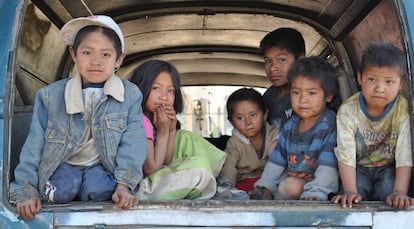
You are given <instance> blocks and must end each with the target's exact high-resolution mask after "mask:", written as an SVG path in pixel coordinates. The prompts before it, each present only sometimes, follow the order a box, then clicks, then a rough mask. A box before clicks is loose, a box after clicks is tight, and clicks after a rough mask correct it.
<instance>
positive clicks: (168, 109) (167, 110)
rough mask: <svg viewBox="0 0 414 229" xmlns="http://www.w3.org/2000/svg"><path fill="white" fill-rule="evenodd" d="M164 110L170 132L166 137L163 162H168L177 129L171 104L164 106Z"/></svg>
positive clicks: (172, 150) (171, 158)
mask: <svg viewBox="0 0 414 229" xmlns="http://www.w3.org/2000/svg"><path fill="white" fill-rule="evenodd" d="M163 108H164V112H165V114H167V117H168V119H170V121H171V124H170V134H169V139H168V146H167V154H166V155H165V160H164V161H165V164H169V163H170V162H171V161H172V160H173V158H174V148H175V132H176V131H177V114H176V113H175V110H174V107H173V106H164V107H163Z"/></svg>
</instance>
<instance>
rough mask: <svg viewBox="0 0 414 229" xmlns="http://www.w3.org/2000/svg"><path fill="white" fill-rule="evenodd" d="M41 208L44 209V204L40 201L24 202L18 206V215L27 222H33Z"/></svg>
mask: <svg viewBox="0 0 414 229" xmlns="http://www.w3.org/2000/svg"><path fill="white" fill-rule="evenodd" d="M40 208H42V202H41V201H40V200H39V199H28V200H23V201H21V202H18V203H17V204H16V209H17V214H19V215H20V216H21V217H22V218H23V219H25V220H32V219H33V218H34V217H35V215H36V213H38V212H39V211H40Z"/></svg>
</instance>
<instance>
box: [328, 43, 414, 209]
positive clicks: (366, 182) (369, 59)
mask: <svg viewBox="0 0 414 229" xmlns="http://www.w3.org/2000/svg"><path fill="white" fill-rule="evenodd" d="M406 66H407V63H406V59H405V55H404V53H403V52H402V51H401V50H399V49H398V48H396V47H394V46H393V45H392V44H388V43H372V44H370V45H368V46H367V47H366V49H365V50H364V51H363V54H362V60H361V64H360V66H359V70H358V83H359V84H360V85H361V92H358V93H356V94H355V95H353V96H352V97H350V98H349V99H348V100H347V101H345V102H344V103H343V104H342V105H341V107H340V108H339V111H338V119H337V125H338V147H336V148H335V154H336V156H337V158H338V161H339V172H340V175H341V180H342V185H343V189H344V190H343V191H344V193H343V194H341V195H337V196H335V197H333V198H332V201H333V202H334V203H340V204H341V205H342V206H343V207H350V208H351V207H352V204H353V203H359V202H360V201H361V200H382V201H384V200H385V201H386V203H387V204H388V205H390V206H392V207H394V208H398V209H405V208H408V207H409V206H410V205H413V204H414V200H413V199H412V198H410V197H408V196H407V192H408V188H409V183H410V178H411V168H412V156H411V135H410V120H409V118H410V117H409V113H408V103H407V101H406V99H405V98H404V97H403V96H402V95H399V94H398V93H399V91H400V90H401V87H402V78H403V77H405V76H406V74H407V72H406Z"/></svg>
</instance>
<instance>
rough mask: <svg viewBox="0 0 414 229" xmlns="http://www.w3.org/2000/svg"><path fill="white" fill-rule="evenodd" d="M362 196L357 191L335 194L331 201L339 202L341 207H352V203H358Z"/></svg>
mask: <svg viewBox="0 0 414 229" xmlns="http://www.w3.org/2000/svg"><path fill="white" fill-rule="evenodd" d="M361 201H362V196H361V195H360V194H359V193H344V194H342V195H336V196H334V197H332V202H334V203H335V204H338V203H339V204H341V206H342V207H343V208H346V207H349V208H352V203H356V204H357V203H360V202H361Z"/></svg>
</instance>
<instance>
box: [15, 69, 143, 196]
mask: <svg viewBox="0 0 414 229" xmlns="http://www.w3.org/2000/svg"><path fill="white" fill-rule="evenodd" d="M141 102H142V94H141V92H140V91H139V89H138V87H136V86H135V85H134V84H132V83H130V82H128V81H127V80H125V79H121V78H119V77H117V76H115V75H113V76H111V77H110V78H109V79H108V80H107V81H106V83H105V85H104V96H103V99H102V101H101V103H100V104H99V105H97V108H96V110H95V111H94V112H93V116H92V127H91V129H92V135H93V138H94V142H95V146H96V150H97V153H98V154H99V156H100V161H101V163H102V165H103V166H104V167H105V168H106V169H107V170H108V171H109V172H111V173H112V174H113V175H114V178H115V181H116V182H117V183H122V184H125V185H127V186H128V187H129V188H130V189H131V190H134V189H135V188H136V186H137V185H138V183H139V182H140V181H141V179H142V176H143V173H142V165H143V163H144V161H145V158H146V153H147V145H146V137H145V130H144V128H143V126H142V108H141ZM83 111H84V107H83V98H82V83H81V77H80V76H79V74H78V75H77V76H76V77H73V78H67V79H63V80H60V81H57V82H55V83H53V84H50V85H49V86H46V87H44V88H42V89H40V90H39V91H38V92H37V93H36V97H35V104H34V110H33V118H32V123H31V126H30V132H29V135H28V136H27V139H26V142H25V144H24V145H23V148H22V151H21V154H20V162H19V164H18V166H17V167H16V170H15V181H14V182H12V183H11V187H10V201H11V202H12V203H16V202H20V201H23V200H27V199H34V198H39V199H46V198H45V196H44V186H45V184H46V182H47V181H48V180H49V178H50V177H51V176H52V175H53V173H54V171H55V170H56V169H57V167H58V166H59V165H60V164H61V163H63V162H64V161H66V160H67V159H68V158H69V157H70V156H71V154H72V152H73V151H74V150H75V149H76V148H77V147H78V145H79V143H80V141H81V140H82V138H83V135H84V134H89V133H87V132H86V131H85V130H86V122H85V120H84V118H83Z"/></svg>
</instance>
